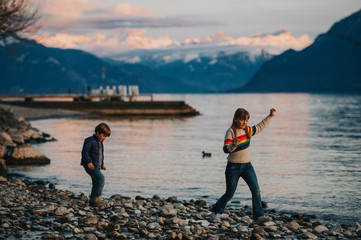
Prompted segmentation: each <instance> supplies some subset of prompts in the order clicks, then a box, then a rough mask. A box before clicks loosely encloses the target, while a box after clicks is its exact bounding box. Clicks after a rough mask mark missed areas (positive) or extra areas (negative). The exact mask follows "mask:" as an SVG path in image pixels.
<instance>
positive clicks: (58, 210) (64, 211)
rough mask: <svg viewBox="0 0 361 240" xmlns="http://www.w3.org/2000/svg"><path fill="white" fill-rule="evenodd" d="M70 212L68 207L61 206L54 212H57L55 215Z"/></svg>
mask: <svg viewBox="0 0 361 240" xmlns="http://www.w3.org/2000/svg"><path fill="white" fill-rule="evenodd" d="M68 212H69V210H68V209H67V208H66V207H59V208H58V209H56V211H55V212H54V213H55V215H58V216H63V215H65V214H67V213H68Z"/></svg>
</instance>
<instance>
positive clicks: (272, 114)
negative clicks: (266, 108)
mask: <svg viewBox="0 0 361 240" xmlns="http://www.w3.org/2000/svg"><path fill="white" fill-rule="evenodd" d="M269 115H270V116H271V117H273V116H274V115H276V109H274V108H272V109H271V110H270V113H269Z"/></svg>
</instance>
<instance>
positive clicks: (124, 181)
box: [15, 94, 361, 218]
mask: <svg viewBox="0 0 361 240" xmlns="http://www.w3.org/2000/svg"><path fill="white" fill-rule="evenodd" d="M157 98H163V99H164V100H185V101H186V102H187V103H189V104H190V105H191V106H193V107H194V108H196V109H197V110H199V111H200V112H201V114H202V115H200V116H197V117H192V118H184V119H164V118H163V119H154V118H153V119H143V118H133V119H117V118H105V119H55V120H54V119H53V120H39V121H33V122H32V124H33V126H35V127H37V128H39V129H41V130H43V131H45V132H48V133H50V134H51V135H52V136H54V137H55V138H57V139H58V141H56V142H52V143H45V144H40V145H37V146H36V147H37V148H38V149H39V150H40V151H41V152H43V153H44V154H45V155H47V156H48V157H49V158H50V159H51V160H52V162H51V164H50V165H48V166H43V167H29V168H28V167H17V168H15V171H20V172H25V173H26V174H27V175H29V176H32V177H38V178H49V179H52V180H54V181H56V184H57V187H58V188H63V189H68V190H70V191H74V192H84V193H86V194H88V193H89V191H90V187H91V186H90V185H91V183H90V179H88V178H89V177H88V176H87V174H86V173H85V172H84V170H83V169H82V168H81V166H80V157H81V156H80V151H81V148H82V144H83V140H84V139H85V138H86V137H88V136H90V135H91V134H92V133H93V131H94V127H95V126H96V125H97V124H98V123H99V122H101V121H105V122H107V123H108V124H109V126H110V127H111V129H112V135H111V137H110V138H108V139H107V140H106V141H105V158H106V160H105V163H106V166H107V168H108V170H107V171H106V172H105V176H106V186H105V189H104V195H105V196H110V195H112V194H115V193H120V194H123V195H128V196H131V197H134V196H135V195H143V196H145V197H152V196H153V195H154V194H158V195H160V196H163V197H168V196H172V195H176V196H178V198H180V199H191V198H200V197H201V196H204V195H208V196H209V198H208V199H207V201H208V202H209V203H210V204H212V203H214V202H215V201H216V200H217V198H218V197H220V196H221V195H222V194H223V193H224V191H225V181H224V169H225V165H226V154H224V153H223V151H222V146H223V140H224V134H225V131H226V129H227V128H228V127H229V126H230V124H231V120H232V117H233V113H234V111H235V110H236V108H238V107H244V108H246V109H247V110H249V112H250V113H251V119H250V121H249V124H250V125H252V124H257V123H258V122H259V121H261V120H262V119H263V118H264V117H265V116H266V115H267V114H268V113H269V109H270V108H272V107H275V108H276V109H277V116H276V117H275V118H273V119H272V121H271V123H270V125H269V126H268V127H267V128H266V129H265V130H264V131H263V132H262V133H261V134H259V135H256V136H255V137H254V138H253V139H252V146H251V152H252V163H253V165H254V166H255V169H256V172H257V175H258V178H259V182H260V186H261V189H262V197H263V199H264V200H265V201H267V202H268V203H269V205H270V207H271V208H276V209H279V210H282V209H285V210H297V211H304V212H309V213H321V214H325V215H326V214H335V215H338V216H346V217H348V218H352V217H354V216H355V213H357V214H356V215H357V216H360V202H361V201H360V199H361V194H360V192H361V191H360V190H361V181H360V179H361V163H360V161H359V159H360V156H361V141H360V139H361V124H360V123H361V96H340V95H336V96H335V95H309V94H228V95H160V96H157ZM202 151H206V152H211V153H212V158H204V159H203V158H202V154H201V152H202ZM250 197H251V195H250V192H249V189H248V187H247V186H246V184H245V183H243V182H242V181H240V185H239V188H238V190H237V192H236V194H235V197H234V199H233V200H235V201H240V202H241V205H245V204H247V205H251V203H250Z"/></svg>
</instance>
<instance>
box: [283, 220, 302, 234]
mask: <svg viewBox="0 0 361 240" xmlns="http://www.w3.org/2000/svg"><path fill="white" fill-rule="evenodd" d="M285 227H286V228H288V229H290V230H291V231H292V232H297V231H298V229H299V228H300V225H299V224H298V223H297V222H296V221H292V222H290V223H287V224H286V225H285Z"/></svg>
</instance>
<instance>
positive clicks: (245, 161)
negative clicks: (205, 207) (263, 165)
mask: <svg viewBox="0 0 361 240" xmlns="http://www.w3.org/2000/svg"><path fill="white" fill-rule="evenodd" d="M275 113H276V109H274V108H272V109H271V110H270V114H269V115H268V116H267V117H266V118H265V119H263V121H262V122H260V123H259V124H257V125H255V126H253V127H249V126H247V124H248V119H249V117H250V114H249V113H248V112H247V111H246V110H245V109H243V108H238V109H237V110H236V112H235V113H234V116H233V121H232V126H231V127H230V128H229V129H228V130H227V132H226V137H225V141H224V146H223V151H224V152H225V153H229V155H228V157H227V159H228V163H227V167H226V173H225V174H226V193H225V194H223V196H222V197H221V198H220V199H219V200H218V201H217V203H216V204H215V205H214V206H213V208H212V219H213V220H216V221H219V220H220V219H221V214H222V213H223V211H224V208H225V207H226V204H227V202H228V201H229V200H230V199H231V198H232V197H233V195H234V192H235V191H236V188H237V184H238V180H239V178H240V177H242V178H243V180H244V181H245V182H246V183H247V185H248V187H249V189H250V190H251V192H252V209H253V219H254V220H255V221H256V222H257V223H258V224H261V223H263V222H267V221H271V220H272V218H270V217H268V216H264V212H263V209H262V203H261V194H260V189H259V186H258V181H257V176H256V173H255V171H254V169H253V166H252V164H251V155H250V150H249V146H250V142H251V137H252V136H253V135H255V134H258V133H260V132H261V131H262V130H263V129H264V128H265V127H266V126H267V125H268V123H269V122H270V121H271V118H272V117H273V116H274V115H275Z"/></svg>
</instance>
